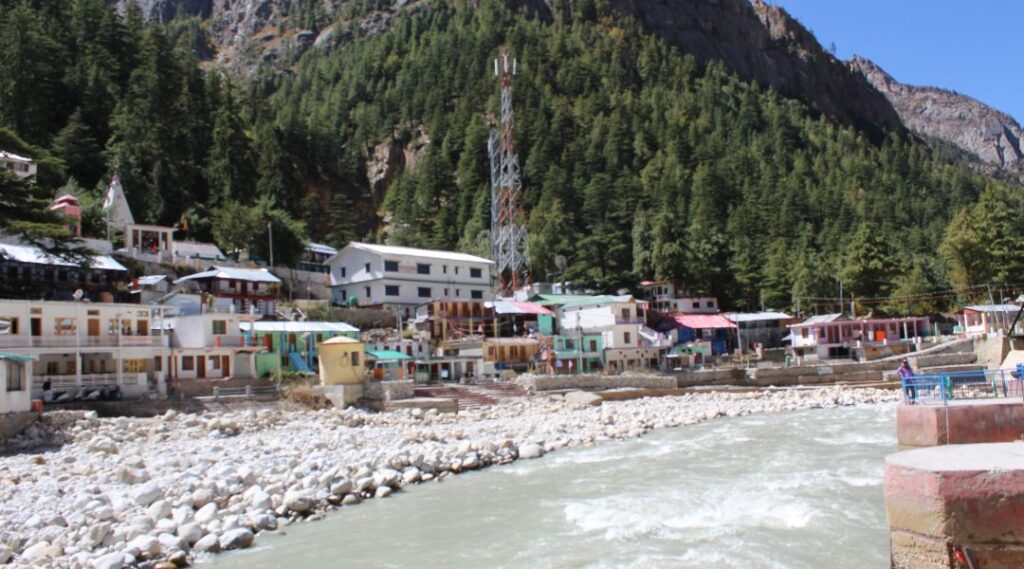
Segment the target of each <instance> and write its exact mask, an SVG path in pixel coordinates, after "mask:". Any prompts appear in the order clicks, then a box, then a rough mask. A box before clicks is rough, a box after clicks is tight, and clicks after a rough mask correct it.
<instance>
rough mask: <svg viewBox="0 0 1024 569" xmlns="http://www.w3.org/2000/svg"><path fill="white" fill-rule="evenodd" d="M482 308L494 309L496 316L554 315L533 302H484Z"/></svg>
mask: <svg viewBox="0 0 1024 569" xmlns="http://www.w3.org/2000/svg"><path fill="white" fill-rule="evenodd" d="M484 306H486V307H487V308H494V311H495V312H497V313H498V314H554V312H551V311H550V310H548V309H547V308H544V307H543V306H541V305H539V304H537V303H534V302H512V301H508V300H496V301H494V302H486V303H484Z"/></svg>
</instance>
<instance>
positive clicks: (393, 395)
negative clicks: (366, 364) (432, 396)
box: [363, 381, 416, 401]
mask: <svg viewBox="0 0 1024 569" xmlns="http://www.w3.org/2000/svg"><path fill="white" fill-rule="evenodd" d="M415 389H416V384H415V382H413V381H367V382H366V383H364V384H363V398H365V399H373V400H375V401H397V400H400V399H411V398H412V396H413V395H414V393H415Z"/></svg>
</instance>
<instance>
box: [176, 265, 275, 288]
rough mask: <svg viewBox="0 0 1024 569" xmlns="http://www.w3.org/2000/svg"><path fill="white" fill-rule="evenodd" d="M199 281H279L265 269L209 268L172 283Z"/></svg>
mask: <svg viewBox="0 0 1024 569" xmlns="http://www.w3.org/2000/svg"><path fill="white" fill-rule="evenodd" d="M199 279H232V280H236V281H249V282H255V283H279V282H281V279H279V278H277V277H275V276H274V275H272V274H271V273H270V271H268V270H267V269H241V268H238V267H210V268H209V269H207V270H205V271H203V272H200V273H196V274H194V275H188V276H187V277H181V278H180V279H178V280H176V281H174V284H178V283H181V282H185V281H194V280H199Z"/></svg>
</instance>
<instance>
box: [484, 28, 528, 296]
mask: <svg viewBox="0 0 1024 569" xmlns="http://www.w3.org/2000/svg"><path fill="white" fill-rule="evenodd" d="M515 74H516V60H515V59H511V58H510V57H509V53H508V48H507V47H503V48H502V49H501V53H500V54H499V55H498V59H495V60H494V75H495V76H496V77H500V78H501V127H500V129H499V130H492V131H491V136H490V139H489V140H488V142H487V150H488V152H489V153H490V156H491V256H492V258H493V259H494V264H495V265H496V268H497V270H498V292H499V293H501V294H509V293H511V292H512V291H514V290H516V289H517V288H519V287H520V286H522V285H524V284H526V283H527V281H528V280H529V271H528V269H527V255H528V253H527V248H526V247H527V243H526V237H527V235H526V223H525V215H524V214H523V207H522V194H523V184H522V180H521V179H520V176H519V156H518V155H517V154H516V141H515V132H514V131H515V117H514V116H513V113H512V77H513V76H514V75H515Z"/></svg>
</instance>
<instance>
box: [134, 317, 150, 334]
mask: <svg viewBox="0 0 1024 569" xmlns="http://www.w3.org/2000/svg"><path fill="white" fill-rule="evenodd" d="M135 335H136V336H149V320H136V321H135Z"/></svg>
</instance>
